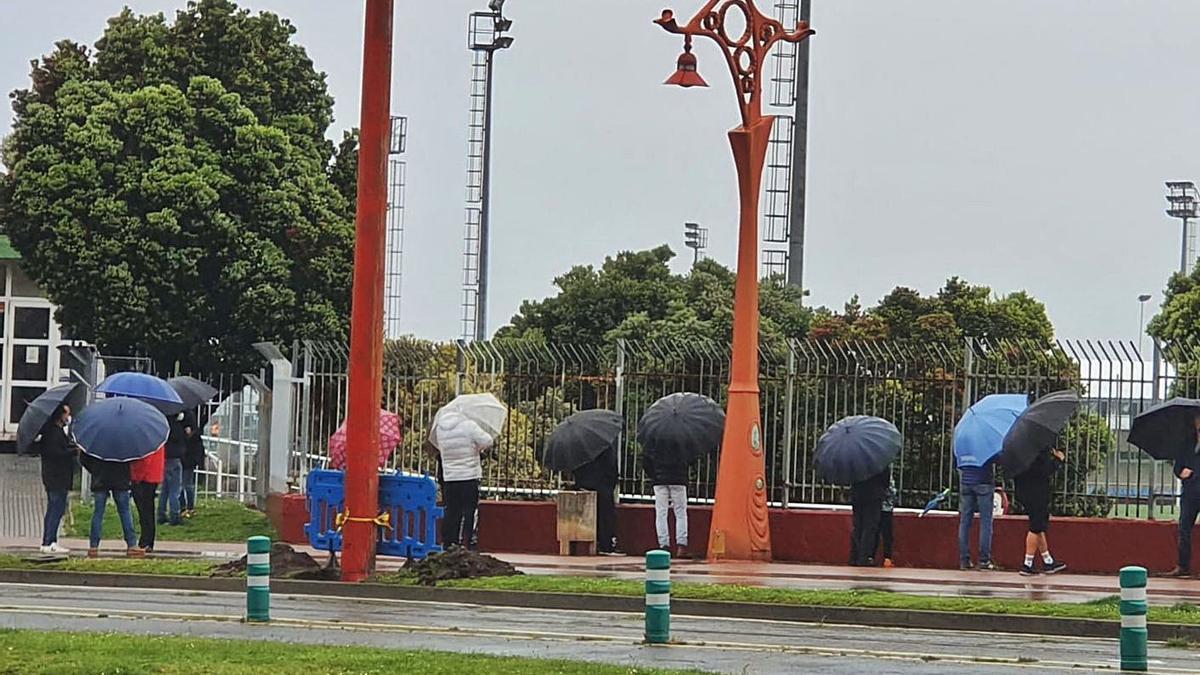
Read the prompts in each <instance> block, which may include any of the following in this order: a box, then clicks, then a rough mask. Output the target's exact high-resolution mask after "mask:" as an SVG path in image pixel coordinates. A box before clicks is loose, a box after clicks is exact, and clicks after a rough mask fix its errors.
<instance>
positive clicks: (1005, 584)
mask: <svg viewBox="0 0 1200 675" xmlns="http://www.w3.org/2000/svg"><path fill="white" fill-rule="evenodd" d="M38 543H39V542H38V541H37V540H36V539H31V538H12V537H9V538H0V553H16V554H32V553H35V552H36V551H37V545H38ZM62 543H63V544H64V545H65V546H67V547H68V548H70V549H71V551H72V555H83V553H84V552H85V551H86V550H87V542H86V541H84V540H80V539H65V540H62ZM295 548H296V549H297V550H301V551H305V552H307V553H309V554H310V555H312V556H313V557H314V558H316V559H317V560H320V561H324V560H326V559H327V558H328V555H329V554H328V553H326V552H324V551H317V550H315V549H312V548H310V547H307V546H296V547H295ZM101 552H102V554H103V555H104V556H105V557H108V556H114V557H119V556H121V555H123V553H124V551H123V549H120V548H119V547H118V546H117V545H116V544H114V543H113V542H105V544H102V551H101ZM244 553H245V545H244V544H240V543H239V544H228V543H225V544H221V543H200V542H170V541H160V542H159V543H158V548H157V549H156V550H155V553H154V555H155V556H161V557H194V558H212V559H214V561H222V560H229V559H233V558H238V557H240V556H241V555H242V554H244ZM495 555H496V557H498V558H501V559H503V560H505V561H507V562H509V563H512V564H513V565H515V566H516V567H517V569H519V570H521V571H522V572H525V573H526V574H543V575H563V576H581V577H593V578H614V579H630V580H641V579H643V578H644V569H643V561H642V559H641V558H639V557H633V556H629V557H569V558H565V557H560V556H550V555H524V554H514V553H500V554H495ZM403 564H404V561H403V560H402V559H398V558H384V557H381V558H379V559H378V569H379V570H381V571H392V570H396V569H399V568H400V566H401V565H403ZM671 578H672V579H673V580H674V581H680V582H692V583H713V584H741V585H746V586H763V587H772V588H795V589H843V590H844V589H876V590H886V591H895V592H899V593H912V594H917V595H936V596H965V597H980V598H1015V599H1026V600H1044V601H1054V602H1087V601H1089V600H1097V599H1100V598H1106V597H1109V596H1113V595H1117V594H1119V592H1120V590H1119V588H1118V586H1117V578H1116V576H1112V577H1104V576H1092V575H1082V574H1057V575H1054V576H1038V577H1032V578H1026V577H1022V576H1020V575H1019V574H1016V573H1015V572H974V571H971V572H960V571H958V570H933V569H906V568H894V569H882V568H861V567H837V566H831V565H799V564H789V563H737V562H723V563H708V562H703V561H676V562H675V563H674V565H673V568H672V571H671ZM1149 593H1150V601H1151V602H1152V603H1154V604H1159V605H1171V604H1175V603H1177V602H1186V603H1191V604H1200V581H1196V580H1193V579H1157V578H1155V579H1151V581H1150V587H1149Z"/></svg>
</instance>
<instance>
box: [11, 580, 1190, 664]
mask: <svg viewBox="0 0 1200 675" xmlns="http://www.w3.org/2000/svg"><path fill="white" fill-rule="evenodd" d="M244 602H245V600H244V596H243V595H242V594H240V593H214V592H205V593H200V592H181V591H170V590H138V591H130V590H127V589H126V590H120V589H100V588H81V587H60V586H34V585H21V584H0V628H28V629H36V630H103V631H118V632H126V633H138V634H172V635H192V636H205V637H225V638H239V639H257V640H278V641H285V642H296V643H312V644H333V645H370V646H378V647H389V648H405V649H409V648H420V649H437V650H443V651H454V652H466V653H489V654H498V655H511V656H525V657H539V658H563V659H572V660H581V661H591V662H606V663H614V664H624V665H631V666H632V665H636V666H642V667H645V666H655V667H666V668H696V669H701V670H706V671H712V672H722V673H754V674H759V673H761V674H767V673H813V672H821V673H835V674H846V675H849V674H851V673H855V674H857V673H865V672H873V673H898V674H905V675H907V674H910V673H962V674H965V675H974V674H984V673H988V674H990V673H1012V672H1016V671H1018V670H1029V669H1035V670H1039V671H1042V672H1061V673H1067V672H1076V673H1077V672H1105V671H1113V670H1116V653H1117V652H1116V650H1117V644H1116V641H1115V640H1094V639H1080V638H1075V637H1071V636H1046V637H1041V638H1030V637H1028V636H1014V635H1003V634H980V633H964V632H942V631H921V630H911V629H907V630H900V629H884V628H874V627H856V626H836V627H824V626H819V625H811V624H796V623H787V622H771V621H754V620H734V619H713V618H689V617H683V616H675V617H672V629H673V630H672V633H673V638H674V639H675V640H676V644H674V645H672V646H669V647H650V646H646V645H642V644H641V643H640V641H641V636H642V620H643V619H642V616H641V615H639V614H624V613H612V612H588V611H552V610H543V609H516V608H509V607H483V606H475V605H462V604H449V603H420V602H403V601H383V600H362V599H340V598H329V597H319V598H318V597H303V596H283V595H275V596H273V597H272V610H271V611H272V619H273V621H272V623H271V624H270V625H269V626H259V625H245V624H241V623H240V622H239V620H240V617H241V615H242V610H243V607H244ZM1151 659H1152V666H1151V670H1152V672H1159V673H1195V672H1200V652H1189V651H1185V650H1177V649H1169V648H1167V647H1165V646H1163V645H1152V647H1151Z"/></svg>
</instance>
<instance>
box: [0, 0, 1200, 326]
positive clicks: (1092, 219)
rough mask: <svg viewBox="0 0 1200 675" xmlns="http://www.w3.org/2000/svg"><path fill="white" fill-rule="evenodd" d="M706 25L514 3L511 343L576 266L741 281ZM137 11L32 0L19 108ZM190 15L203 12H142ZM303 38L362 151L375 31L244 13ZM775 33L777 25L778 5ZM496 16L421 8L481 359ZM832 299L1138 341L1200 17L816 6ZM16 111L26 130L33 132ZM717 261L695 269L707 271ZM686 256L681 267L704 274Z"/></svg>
mask: <svg viewBox="0 0 1200 675" xmlns="http://www.w3.org/2000/svg"><path fill="white" fill-rule="evenodd" d="M665 3H666V4H671V6H673V7H674V8H675V9H676V10H677V12H678V13H679V14H681V15H687V16H690V15H691V12H693V11H694V10H695V8H696V7H699V6H700V4H701V3H700V2H699V0H593V1H590V2H588V1H585V0H509V2H508V3H507V8H506V13H507V14H508V15H509V16H510V17H511V18H512V19H513V21H514V28H513V35H514V36H515V37H516V43H515V45H514V47H513V48H512V49H511V50H509V51H507V52H503V53H501V54H500V55H499V57H498V58H499V63H498V68H497V71H496V94H495V106H496V107H495V116H496V117H495V136H494V141H493V142H494V164H493V167H494V172H495V173H494V179H493V180H494V183H493V185H494V188H493V189H494V198H493V216H492V218H493V232H494V237H495V239H494V241H493V259H492V269H493V277H492V286H493V291H492V293H493V302H492V321H491V326H490V327H491V328H492V329H493V330H494V329H495V328H497V327H498V326H499V325H502V324H503V323H504V322H505V321H506V320H507V318H508V317H509V316H511V315H512V313H513V312H514V311H515V310H516V309H517V307H518V306H519V304H520V301H521V300H522V299H524V298H540V297H543V296H545V295H547V294H550V293H551V292H552V290H553V289H552V286H551V280H552V279H553V277H554V276H555V275H557V274H560V273H562V272H564V271H565V270H567V269H568V268H569V267H570V266H571V265H573V264H576V263H599V262H601V261H602V260H603V258H604V256H605V255H608V254H612V253H614V252H616V251H618V250H623V249H636V248H645V247H651V246H655V245H658V244H661V243H669V244H671V245H672V246H673V247H674V248H676V250H677V251H683V250H684V249H683V248H682V223H683V222H684V221H688V220H693V221H698V222H701V223H703V224H704V225H705V226H707V227H708V228H710V230H711V235H710V243H711V250H710V254H711V255H712V256H713V257H715V258H717V259H718V260H721V261H722V262H726V263H727V264H728V263H731V262H732V261H733V254H734V242H735V232H734V224H735V221H736V211H737V209H736V193H735V188H734V172H733V167H732V162H731V159H730V155H729V150H728V143H727V141H726V138H725V135H724V134H725V132H726V131H727V130H728V129H729V128H731V127H733V126H735V125H736V123H737V112H736V108H735V104H734V96H733V94H732V93H731V85H730V82H729V78H728V75H727V74H726V72H725V71H724V66H723V63H722V62H721V59H720V57H719V54H718V52H717V51H716V49H715V47H713V46H711V45H709V44H698V45H697V48H696V53H697V55H698V56H699V59H700V70H701V72H702V74H703V75H704V76H705V77H706V78H707V79H708V81H709V83H710V84H711V85H713V86H712V87H711V88H709V89H703V90H698V89H691V90H686V91H685V90H681V89H676V88H670V87H663V86H661V82H662V80H663V79H665V77H666V76H667V75H669V74H670V72H671V71H672V70H673V69H674V61H675V58H676V56H677V55H678V53H679V51H680V41H679V40H678V38H676V37H674V36H670V35H667V34H666V33H664V32H663V31H662V30H661V29H660V28H658V27H657V26H655V25H654V24H652V23H651V20H652V19H654V18H655V17H657V16H658V14H659V12H660V10H661V9H662V8H663V6H664V4H665ZM123 4H124V3H121V2H109V1H108V0H52V1H50V2H47V1H46V0H37V1H33V0H5V2H4V3H3V18H4V21H3V28H2V29H0V36H2V38H3V39H0V88H3V89H4V90H6V91H7V90H12V89H14V88H17V87H22V86H26V84H27V81H28V61H29V60H30V59H32V58H35V57H37V56H38V55H40V54H43V53H45V52H47V51H49V50H50V49H51V46H52V44H53V42H54V41H55V40H58V39H62V38H71V39H74V40H79V41H82V42H86V43H89V44H91V43H93V42H94V41H95V40H96V38H98V37H99V36H100V34H101V32H102V30H103V28H104V21H105V19H106V18H107V17H108V16H111V15H113V14H115V13H117V12H118V11H119V10H120V8H121V7H122V5H123ZM128 4H129V5H131V6H132V7H133V8H134V9H135V10H137V11H139V12H157V11H166V12H168V15H171V14H172V13H173V11H174V10H175V9H177V8H179V7H180V6H182V0H176V1H174V2H169V1H165V0H146V1H134V2H129V3H128ZM242 4H243V5H244V6H248V7H250V8H252V9H265V10H271V11H274V12H277V13H280V14H282V15H284V16H286V17H288V18H290V19H291V20H292V22H293V23H294V24H295V25H296V26H297V28H298V39H299V41H300V42H301V43H303V44H304V45H305V46H306V47H307V49H308V52H309V54H310V56H311V57H312V58H313V60H314V61H315V62H316V65H317V68H319V69H321V70H323V71H325V72H326V73H328V76H329V77H328V81H329V89H330V92H331V93H332V94H333V96H334V97H335V98H336V100H337V106H336V115H337V120H336V122H335V129H334V130H333V131H331V134H332V135H336V136H340V130H341V129H342V128H345V127H348V126H354V125H356V124H357V119H358V103H359V78H360V63H361V54H362V4H363V3H361V2H357V1H350V0H338V1H336V2H333V1H331V0H243V2H242ZM761 4H763V5H764V6H767V5H769V4H771V3H769V2H766V1H763V2H762V3H761ZM484 5H486V2H485V1H484V0H438V1H436V2H432V1H429V0H397V3H396V8H397V11H396V37H397V40H396V53H395V66H394V72H395V79H394V88H393V101H394V110H395V111H396V113H397V114H402V115H407V116H408V117H409V141H408V157H407V159H408V199H407V207H408V208H407V229H406V245H405V252H404V253H405V280H404V303H405V310H404V326H405V328H406V329H407V330H409V331H412V332H415V333H417V334H419V335H421V336H424V337H430V338H452V337H457V335H458V332H459V317H460V314H461V310H460V302H461V297H462V293H461V290H460V285H461V266H462V232H463V197H464V190H463V184H464V180H465V177H464V173H465V164H466V159H465V155H466V122H467V91H468V82H467V78H468V72H469V66H470V53H469V52H468V50H467V49H466V44H465V41H466V39H465V32H466V25H467V18H466V17H467V14H468V13H469V12H470V11H473V10H476V9H481V8H483V6H484ZM814 5H815V7H814V10H813V27H814V28H815V29H816V30H817V35H816V36H815V37H814V38H812V53H813V59H812V103H811V121H810V151H809V153H810V154H809V170H808V171H809V209H808V214H809V215H808V223H809V224H808V236H807V246H808V254H807V261H806V279H805V281H806V285H807V286H808V287H809V288H810V289H811V292H812V300H813V301H814V302H815V303H819V304H826V305H830V306H838V307H840V305H841V304H842V303H843V302H844V301H845V300H846V299H847V298H848V297H849V296H851V295H853V294H856V293H857V294H859V295H861V296H862V298H863V300H864V304H867V303H872V302H874V301H875V300H877V299H878V298H879V297H880V296H881V295H883V294H884V293H886V292H887V291H888V290H890V289H891V288H892V287H894V286H896V285H897V284H904V285H908V286H912V287H915V288H917V289H920V290H921V291H923V292H932V291H934V290H936V289H937V288H938V287H939V286H940V284H941V282H942V281H944V280H945V279H946V278H947V277H949V276H951V275H958V276H961V277H964V278H965V279H967V280H969V281H971V282H974V283H981V284H987V285H989V286H991V287H992V288H993V289H994V290H995V291H996V292H998V293H1005V292H1009V291H1013V290H1018V289H1024V290H1027V291H1029V292H1030V293H1032V294H1033V295H1035V296H1036V297H1038V298H1040V299H1041V300H1043V301H1045V302H1046V304H1047V306H1048V308H1049V311H1050V316H1051V318H1052V319H1053V320H1054V323H1055V326H1056V328H1057V330H1058V334H1059V335H1060V336H1061V337H1080V338H1083V337H1088V338H1121V339H1134V337H1135V336H1136V333H1137V329H1138V303H1137V296H1138V295H1139V294H1141V293H1153V294H1154V300H1153V302H1152V307H1156V306H1157V304H1158V302H1159V301H1160V299H1161V289H1162V288H1163V286H1164V282H1165V280H1166V278H1167V276H1168V275H1169V274H1170V272H1172V271H1173V270H1174V269H1175V268H1176V267H1177V266H1178V259H1179V253H1178V251H1179V226H1178V222H1177V221H1171V220H1170V219H1168V218H1167V217H1166V216H1165V215H1164V214H1163V208H1164V200H1163V192H1164V188H1163V182H1164V181H1165V180H1169V179H1189V180H1200V87H1197V86H1196V82H1195V74H1196V65H1197V64H1200V41H1197V40H1196V39H1195V30H1196V28H1197V26H1200V2H1195V0H1057V1H1056V2H1045V1H1044V0H1004V1H1003V2H1001V1H999V0H972V1H971V2H964V1H962V0H837V1H836V2H835V1H834V0H814ZM11 118H12V114H11V110H9V109H8V107H7V106H4V109H3V110H2V111H0V128H3V129H7V128H8V127H9V125H10V124H11ZM689 253H690V252H689ZM686 259H688V257H687V256H685V255H681V256H680V257H679V259H677V263H678V266H677V268H678V269H683V268H684V267H685V266H686Z"/></svg>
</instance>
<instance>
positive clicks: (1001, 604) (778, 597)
mask: <svg viewBox="0 0 1200 675" xmlns="http://www.w3.org/2000/svg"><path fill="white" fill-rule="evenodd" d="M373 580H374V581H376V582H378V583H384V584H395V585H412V584H414V583H415V581H414V580H413V579H412V577H410V576H407V575H405V574H403V573H390V574H379V575H376V577H375V578H374V579H373ZM438 586H440V587H444V588H472V589H481V590H497V591H530V592H538V593H574V594H581V593H582V594H591V595H621V596H635V597H636V596H641V595H642V594H643V593H644V592H645V589H644V586H643V584H642V582H640V581H632V580H624V579H592V578H587V577H567V576H540V575H525V576H515V577H489V578H484V579H459V580H455V581H444V582H441V583H439V584H438ZM671 597H672V598H675V599H687V600H719V601H725V602H746V603H756V604H766V605H807V606H813V607H862V608H871V609H903V610H922V611H934V612H966V613H970V614H1008V615H1016V616H1045V617H1055V618H1065V619H1107V620H1110V621H1115V620H1117V619H1118V618H1120V614H1119V611H1118V609H1119V608H1118V604H1119V601H1120V598H1119V597H1118V596H1111V597H1108V598H1103V599H1100V600H1093V601H1091V602H1084V603H1065V602H1041V601H1035V600H1011V599H1004V598H971V597H960V596H936V595H911V594H907V593H892V592H889V591H870V590H827V589H821V590H801V589H792V588H762V587H758V586H737V585H732V584H695V583H674V584H671ZM1149 620H1150V621H1152V622H1155V623H1181V624H1200V607H1198V606H1196V605H1190V604H1186V603H1179V604H1176V605H1172V606H1170V607H1164V606H1151V607H1150V616H1149Z"/></svg>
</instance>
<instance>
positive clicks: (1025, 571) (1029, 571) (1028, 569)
mask: <svg viewBox="0 0 1200 675" xmlns="http://www.w3.org/2000/svg"><path fill="white" fill-rule="evenodd" d="M1064 567H1065V565H1064ZM1037 575H1038V571H1037V570H1035V569H1034V568H1033V566H1032V565H1021V576H1023V577H1036V576H1037Z"/></svg>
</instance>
